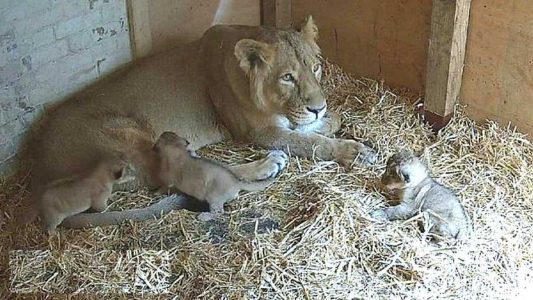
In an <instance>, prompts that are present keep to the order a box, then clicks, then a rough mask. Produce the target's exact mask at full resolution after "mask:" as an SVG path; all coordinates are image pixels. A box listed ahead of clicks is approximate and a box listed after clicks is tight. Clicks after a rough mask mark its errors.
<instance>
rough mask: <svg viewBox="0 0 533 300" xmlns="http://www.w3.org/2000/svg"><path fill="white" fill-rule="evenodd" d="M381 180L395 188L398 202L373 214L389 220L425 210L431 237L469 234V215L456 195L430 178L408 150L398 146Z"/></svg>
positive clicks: (385, 184) (459, 236) (420, 163)
mask: <svg viewBox="0 0 533 300" xmlns="http://www.w3.org/2000/svg"><path fill="white" fill-rule="evenodd" d="M381 183H382V184H383V185H384V186H385V188H386V189H387V190H389V191H393V192H397V193H398V194H399V196H400V202H401V203H400V204H399V205H396V206H392V207H387V208H385V209H380V210H376V211H374V212H373V213H372V215H373V217H375V218H378V219H383V218H385V219H387V220H391V221H393V220H398V219H400V220H402V219H407V218H410V217H412V216H414V215H416V214H417V213H419V212H429V223H430V224H429V226H430V227H431V228H427V229H428V230H429V233H431V234H433V239H434V240H440V239H441V238H457V239H459V240H464V239H465V238H466V237H468V236H469V235H470V233H471V224H470V218H469V217H468V214H467V213H466V212H465V210H464V208H463V206H462V205H461V203H460V202H459V199H457V197H456V196H455V195H454V193H453V192H452V191H451V190H450V189H448V188H446V187H445V186H443V185H441V184H439V183H437V182H436V181H435V180H433V178H431V177H430V176H429V172H428V169H427V167H426V166H425V165H424V164H423V163H422V162H421V161H420V159H418V158H417V157H416V156H415V155H414V154H413V153H412V152H410V151H408V150H402V151H400V152H398V153H396V154H394V155H393V156H391V157H390V158H389V159H388V160H387V168H386V170H385V172H384V173H383V175H382V176H381Z"/></svg>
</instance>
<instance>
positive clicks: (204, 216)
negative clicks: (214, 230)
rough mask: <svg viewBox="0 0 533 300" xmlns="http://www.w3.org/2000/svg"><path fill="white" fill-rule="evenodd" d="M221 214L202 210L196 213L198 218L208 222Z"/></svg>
mask: <svg viewBox="0 0 533 300" xmlns="http://www.w3.org/2000/svg"><path fill="white" fill-rule="evenodd" d="M220 215H221V214H218V213H212V212H203V213H200V214H199V215H198V220H200V221H202V222H208V221H211V220H214V219H216V218H218V217H219V216H220Z"/></svg>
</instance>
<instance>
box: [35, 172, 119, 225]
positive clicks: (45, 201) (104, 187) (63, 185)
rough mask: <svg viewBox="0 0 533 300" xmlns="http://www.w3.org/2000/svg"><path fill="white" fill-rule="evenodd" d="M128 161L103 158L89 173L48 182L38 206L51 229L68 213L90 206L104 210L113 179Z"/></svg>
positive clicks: (117, 177)
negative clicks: (104, 159)
mask: <svg viewBox="0 0 533 300" xmlns="http://www.w3.org/2000/svg"><path fill="white" fill-rule="evenodd" d="M124 167H125V164H124V163H122V162H113V161H103V162H102V163H100V164H99V165H98V166H96V167H95V168H94V170H93V171H92V172H90V173H88V174H83V175H81V176H75V177H73V178H67V179H60V180H56V181H54V182H52V183H50V184H48V185H47V186H46V189H45V192H44V193H43V196H42V198H41V199H40V201H39V205H38V210H39V213H40V215H41V218H42V221H43V223H44V226H45V228H46V230H47V231H48V233H50V234H52V233H54V232H55V229H56V227H57V226H58V225H59V224H60V223H61V222H62V221H63V220H64V219H65V218H66V217H68V216H71V215H74V214H78V213H81V212H83V211H85V210H87V209H89V208H92V209H94V210H95V211H98V212H101V211H104V210H105V209H106V208H107V199H108V198H109V197H110V196H111V191H112V188H113V183H114V182H115V181H116V180H118V179H119V178H120V177H122V172H123V170H124Z"/></svg>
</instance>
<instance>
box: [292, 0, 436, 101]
mask: <svg viewBox="0 0 533 300" xmlns="http://www.w3.org/2000/svg"><path fill="white" fill-rule="evenodd" d="M292 3H293V7H292V15H293V20H294V21H295V22H296V23H298V22H300V21H301V20H303V19H304V18H305V17H306V16H307V15H308V14H311V15H313V17H314V18H315V21H316V23H317V25H318V28H319V44H320V46H321V47H322V50H323V53H324V55H325V56H326V57H327V58H329V59H330V60H331V61H333V62H335V63H338V64H340V65H341V66H343V68H344V69H345V70H346V71H349V72H352V73H354V74H356V75H358V76H367V77H371V78H382V79H385V81H386V82H387V83H388V84H390V85H393V86H398V87H408V88H411V89H414V90H419V91H422V90H423V88H424V81H425V77H426V64H427V41H428V39H429V33H430V21H431V0H379V1H376V0H313V1H309V0H292Z"/></svg>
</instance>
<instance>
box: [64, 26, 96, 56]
mask: <svg viewBox="0 0 533 300" xmlns="http://www.w3.org/2000/svg"><path fill="white" fill-rule="evenodd" d="M67 41H68V48H69V51H70V52H73V53H75V52H80V51H83V50H86V49H89V48H91V47H92V46H93V45H94V44H95V40H94V36H93V34H92V33H91V32H90V31H88V30H83V31H81V32H78V33H77V34H73V35H71V36H69V37H68V38H67Z"/></svg>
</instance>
